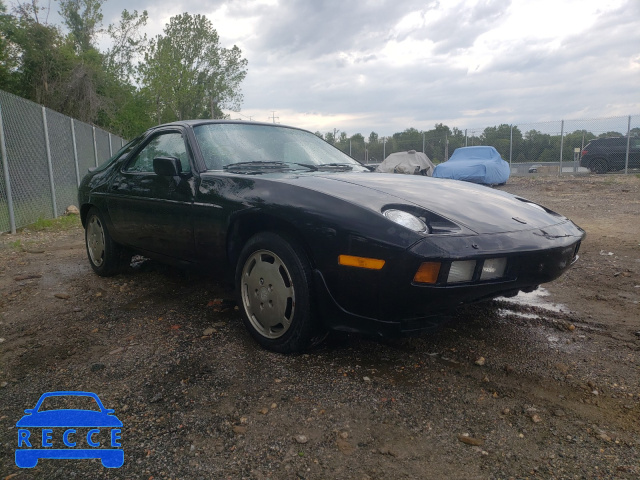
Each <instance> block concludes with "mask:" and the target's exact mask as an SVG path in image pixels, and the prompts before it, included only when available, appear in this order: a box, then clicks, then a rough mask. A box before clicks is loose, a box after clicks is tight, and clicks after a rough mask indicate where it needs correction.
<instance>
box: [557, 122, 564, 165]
mask: <svg viewBox="0 0 640 480" xmlns="http://www.w3.org/2000/svg"><path fill="white" fill-rule="evenodd" d="M563 147H564V120H562V122H561V123H560V170H559V172H558V174H559V175H562V148H563Z"/></svg>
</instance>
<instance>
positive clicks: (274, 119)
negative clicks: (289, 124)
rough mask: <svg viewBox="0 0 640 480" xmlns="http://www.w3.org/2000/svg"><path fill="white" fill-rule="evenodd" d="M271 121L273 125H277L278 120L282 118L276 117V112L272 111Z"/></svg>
mask: <svg viewBox="0 0 640 480" xmlns="http://www.w3.org/2000/svg"><path fill="white" fill-rule="evenodd" d="M271 120H273V123H276V120H280V117H276V111H275V110H271Z"/></svg>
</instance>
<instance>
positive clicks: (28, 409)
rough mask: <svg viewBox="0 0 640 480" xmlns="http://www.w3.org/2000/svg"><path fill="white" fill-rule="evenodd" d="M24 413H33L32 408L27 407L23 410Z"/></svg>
mask: <svg viewBox="0 0 640 480" xmlns="http://www.w3.org/2000/svg"><path fill="white" fill-rule="evenodd" d="M24 413H26V414H29V415H30V414H32V413H33V408H27V409H26V410H25V411H24Z"/></svg>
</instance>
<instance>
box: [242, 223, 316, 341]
mask: <svg viewBox="0 0 640 480" xmlns="http://www.w3.org/2000/svg"><path fill="white" fill-rule="evenodd" d="M236 289H237V292H238V304H239V306H240V311H241V313H242V320H243V322H244V324H245V326H246V327H247V330H249V333H250V334H251V336H252V337H253V338H254V339H255V340H256V341H257V342H258V343H259V344H260V345H262V346H263V347H264V348H266V349H268V350H272V351H275V352H280V353H292V352H299V351H302V350H305V349H307V348H309V347H310V346H312V345H313V344H314V343H317V342H318V339H322V338H323V329H322V328H321V327H320V325H319V324H318V322H317V321H316V320H315V318H314V315H313V313H314V311H315V309H314V308H313V307H314V298H313V293H312V292H313V275H312V271H311V266H310V263H309V260H308V258H307V256H306V254H305V252H304V251H303V250H302V248H301V247H300V246H299V245H298V244H297V243H296V242H295V241H293V240H291V239H289V238H285V237H283V236H281V235H278V234H275V233H271V232H262V233H259V234H257V235H255V236H253V237H252V238H251V239H249V241H248V242H247V243H246V245H245V246H244V248H243V249H242V252H241V253H240V257H239V259H238V263H237V266H236Z"/></svg>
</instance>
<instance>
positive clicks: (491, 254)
mask: <svg viewBox="0 0 640 480" xmlns="http://www.w3.org/2000/svg"><path fill="white" fill-rule="evenodd" d="M584 237H585V233H584V231H583V230H581V229H580V228H578V227H577V226H575V225H574V224H573V223H572V222H570V221H567V222H565V223H563V224H559V225H555V226H552V227H547V228H544V229H536V230H528V231H521V232H511V233H501V234H492V235H474V236H453V235H451V236H445V235H442V236H433V237H426V238H425V239H424V240H423V241H420V242H418V243H417V244H415V245H414V246H412V247H411V248H409V249H408V250H406V251H404V252H403V254H402V255H394V256H393V258H391V259H389V260H388V261H387V264H386V265H385V267H384V269H383V270H382V271H380V272H366V271H365V272H363V271H362V270H359V269H351V270H349V269H345V270H344V276H343V277H344V278H343V280H342V282H341V283H342V285H328V283H327V282H326V281H325V278H324V276H323V274H322V272H320V271H319V270H316V272H315V277H316V291H317V293H318V296H319V302H318V303H319V305H320V310H321V314H322V317H323V319H324V323H325V325H326V326H327V327H329V328H332V329H336V330H342V331H351V332H355V331H357V332H364V333H372V334H377V335H384V336H388V335H394V334H403V333H410V332H414V331H425V330H433V329H435V328H437V327H439V326H440V325H441V324H442V323H443V322H445V321H446V320H447V319H448V318H449V317H450V315H451V312H452V310H454V309H455V308H456V307H458V306H460V305H464V304H468V303H473V302H478V301H482V300H489V299H492V298H495V297H499V296H504V295H514V294H516V293H518V291H521V290H524V291H531V290H533V289H535V288H536V287H537V286H538V285H540V284H542V283H547V282H550V281H553V280H555V279H556V278H558V277H559V276H560V275H562V274H563V273H564V272H565V271H566V270H567V269H568V268H569V267H570V266H571V265H572V264H573V263H574V262H575V261H576V260H577V258H578V256H577V253H578V250H579V248H580V244H581V242H582V240H583V239H584ZM502 257H505V258H507V268H506V270H505V274H504V276H502V277H501V278H499V279H495V280H487V281H480V280H479V279H478V278H477V277H476V279H475V280H474V281H471V282H466V283H456V284H447V282H446V279H447V273H448V270H449V266H450V264H451V262H452V261H457V260H476V261H477V262H482V261H484V260H485V259H489V258H502ZM428 261H438V262H441V264H442V267H441V270H440V275H439V277H438V281H437V282H436V283H435V284H416V283H414V282H413V276H414V275H415V272H416V271H417V269H418V267H419V266H420V264H421V263H422V262H428ZM367 276H368V277H367ZM335 287H338V288H340V289H347V291H349V292H350V293H351V292H353V298H354V299H357V301H349V300H350V299H347V300H344V296H343V301H339V300H338V299H337V297H336V296H335V295H334V294H333V291H334V288H335ZM340 291H341V292H344V290H340Z"/></svg>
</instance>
